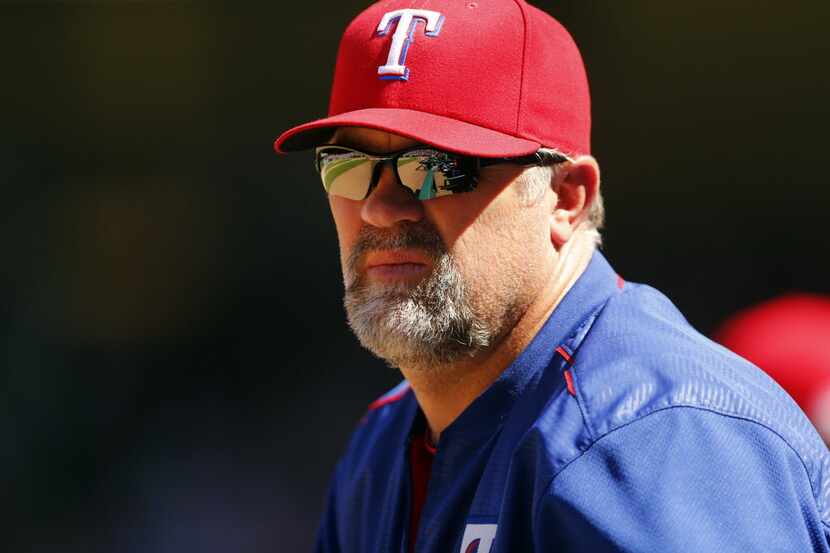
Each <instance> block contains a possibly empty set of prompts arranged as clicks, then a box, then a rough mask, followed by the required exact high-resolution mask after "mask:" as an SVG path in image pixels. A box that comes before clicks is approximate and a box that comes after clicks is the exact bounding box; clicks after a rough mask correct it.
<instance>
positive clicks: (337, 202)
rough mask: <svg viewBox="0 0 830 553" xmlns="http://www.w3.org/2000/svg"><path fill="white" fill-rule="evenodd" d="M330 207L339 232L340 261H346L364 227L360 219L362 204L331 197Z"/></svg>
mask: <svg viewBox="0 0 830 553" xmlns="http://www.w3.org/2000/svg"><path fill="white" fill-rule="evenodd" d="M329 207H330V208H331V216H332V218H333V219H334V226H335V229H336V230H337V241H338V243H339V244H340V259H341V261H345V259H346V258H347V257H348V255H349V252H350V251H351V249H352V244H354V242H355V240H356V239H357V235H358V234H359V232H360V228H361V226H362V225H363V222H362V219H361V217H360V202H356V201H354V200H348V199H346V198H339V197H336V196H330V197H329Z"/></svg>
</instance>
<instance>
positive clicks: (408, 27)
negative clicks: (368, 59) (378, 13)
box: [377, 9, 444, 81]
mask: <svg viewBox="0 0 830 553" xmlns="http://www.w3.org/2000/svg"><path fill="white" fill-rule="evenodd" d="M395 21H397V22H398V25H397V27H396V28H395V34H393V35H392V47H391V48H390V49H389V57H387V58H386V65H381V66H380V67H378V75H380V78H381V79H399V80H402V81H405V80H407V79H408V78H409V69H407V68H406V66H405V65H404V62H405V61H406V53H407V51H408V50H409V46H410V45H411V44H412V42H413V41H414V40H415V29H416V27H417V26H418V21H424V22H425V23H426V29H425V30H424V34H425V35H426V36H430V37H432V36H438V33H440V32H441V24H442V23H443V22H444V16H443V15H441V14H440V13H438V12H433V11H430V10H413V9H405V10H395V11H393V12H388V13H386V14H384V16H383V19H381V20H380V25H378V29H377V34H378V36H386V35H387V34H388V33H389V28H390V27H391V26H392V23H394V22H395Z"/></svg>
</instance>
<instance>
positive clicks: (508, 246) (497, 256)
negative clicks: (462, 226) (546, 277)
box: [455, 206, 550, 295]
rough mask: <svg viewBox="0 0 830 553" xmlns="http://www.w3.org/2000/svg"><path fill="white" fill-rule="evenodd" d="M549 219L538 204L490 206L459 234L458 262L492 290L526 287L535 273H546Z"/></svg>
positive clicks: (463, 268) (457, 246)
mask: <svg viewBox="0 0 830 553" xmlns="http://www.w3.org/2000/svg"><path fill="white" fill-rule="evenodd" d="M493 207H496V206H493ZM546 221H547V218H546V216H545V213H544V212H543V210H540V209H536V208H522V207H516V206H504V208H503V209H498V208H496V209H489V210H487V211H485V212H483V213H482V214H481V216H480V218H479V219H478V220H477V221H476V224H475V225H472V226H470V227H469V228H467V229H466V231H465V232H464V233H462V234H461V235H460V236H459V238H458V241H457V243H456V248H455V251H456V255H457V259H458V263H459V265H461V266H462V270H463V271H464V272H465V273H466V274H468V275H470V276H471V277H473V278H475V279H478V280H479V281H480V282H481V283H482V284H483V286H484V287H485V289H487V290H488V291H489V292H490V293H496V294H499V295H501V294H504V293H505V292H507V291H508V290H509V289H520V288H526V287H528V286H530V285H531V283H530V282H529V279H530V278H531V277H532V276H533V275H540V274H542V273H544V270H543V268H544V264H545V263H546V262H547V260H548V250H549V246H550V240H549V237H548V235H547V234H546V228H547V227H546ZM497 289H498V290H500V292H497V291H496V290H497Z"/></svg>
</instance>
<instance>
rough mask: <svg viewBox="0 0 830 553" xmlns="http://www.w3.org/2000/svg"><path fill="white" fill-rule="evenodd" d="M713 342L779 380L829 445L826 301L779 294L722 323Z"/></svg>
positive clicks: (829, 316) (829, 318)
mask: <svg viewBox="0 0 830 553" xmlns="http://www.w3.org/2000/svg"><path fill="white" fill-rule="evenodd" d="M714 338H715V340H716V341H717V342H718V343H720V344H722V345H724V346H726V347H728V348H729V349H731V350H732V351H734V352H735V353H737V354H738V355H740V356H741V357H745V358H746V359H749V360H750V361H752V362H753V363H755V364H756V365H758V366H759V367H761V368H762V369H764V371H765V372H766V373H767V374H768V375H770V376H771V377H772V378H773V379H774V380H775V381H776V382H778V383H779V384H780V385H781V386H782V387H783V388H784V389H785V390H786V391H787V393H788V394H790V395H791V396H792V397H793V399H794V400H795V401H796V403H798V405H799V406H800V407H801V408H802V409H803V410H804V412H805V413H806V414H807V416H808V417H809V418H810V421H811V422H812V423H813V425H814V426H815V427H816V429H817V430H818V431H819V434H820V435H821V436H822V438H824V441H825V443H830V349H828V345H830V297H827V296H822V295H819V294H807V293H791V294H784V295H781V296H778V297H775V298H772V299H769V300H766V301H763V302H761V303H758V304H757V305H752V306H750V307H747V308H745V309H742V310H740V311H738V312H737V313H735V314H733V315H732V316H730V317H728V318H727V319H726V320H725V321H723V322H722V323H721V325H720V327H719V328H718V329H717V330H716V331H715V333H714Z"/></svg>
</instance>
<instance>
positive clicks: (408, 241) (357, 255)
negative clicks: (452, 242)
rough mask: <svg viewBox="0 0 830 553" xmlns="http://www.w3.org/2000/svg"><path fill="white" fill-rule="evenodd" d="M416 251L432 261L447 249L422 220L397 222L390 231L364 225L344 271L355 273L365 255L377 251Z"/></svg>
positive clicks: (436, 234) (435, 231)
mask: <svg viewBox="0 0 830 553" xmlns="http://www.w3.org/2000/svg"><path fill="white" fill-rule="evenodd" d="M396 249H419V250H423V251H425V252H427V253H428V254H431V255H432V256H433V257H434V258H436V257H438V256H440V255H442V254H445V253H446V252H447V248H446V246H445V245H444V241H443V240H442V239H441V236H440V235H439V234H438V231H437V230H436V229H435V227H433V226H432V225H431V224H429V223H427V222H425V221H419V222H417V223H401V224H399V225H397V226H396V227H395V228H394V230H392V229H389V230H387V229H379V228H377V227H372V226H368V225H367V226H364V227H362V228H361V229H360V232H359V233H358V235H357V239H356V240H355V243H354V246H353V247H352V251H351V253H350V254H349V258H348V259H347V261H346V269H347V271H348V272H349V273H351V274H352V275H355V274H357V272H358V270H359V267H360V266H361V264H362V263H363V260H364V258H365V257H366V254H367V253H368V252H370V251H377V250H396Z"/></svg>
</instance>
